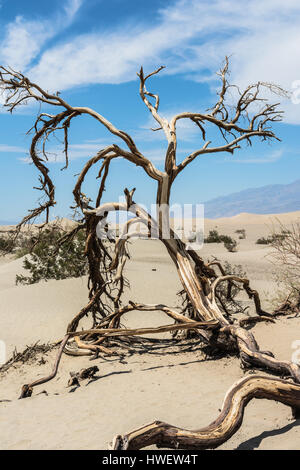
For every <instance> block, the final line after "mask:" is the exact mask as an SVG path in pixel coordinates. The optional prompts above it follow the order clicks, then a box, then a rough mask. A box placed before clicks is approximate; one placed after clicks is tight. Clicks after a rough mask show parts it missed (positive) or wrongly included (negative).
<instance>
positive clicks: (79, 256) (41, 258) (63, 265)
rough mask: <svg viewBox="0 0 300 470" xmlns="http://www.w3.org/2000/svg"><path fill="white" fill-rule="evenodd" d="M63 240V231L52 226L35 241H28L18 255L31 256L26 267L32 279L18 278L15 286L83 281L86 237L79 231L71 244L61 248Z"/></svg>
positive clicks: (22, 276) (26, 259)
mask: <svg viewBox="0 0 300 470" xmlns="http://www.w3.org/2000/svg"><path fill="white" fill-rule="evenodd" d="M62 236H63V232H62V231H61V229H60V228H59V227H56V226H52V227H50V228H47V229H46V230H44V231H43V232H42V233H41V234H40V236H39V237H38V238H36V237H33V239H31V240H27V241H26V246H23V247H22V248H20V250H19V251H18V253H19V255H20V254H21V253H22V256H23V255H24V254H28V256H26V258H25V259H24V263H23V267H24V269H26V270H28V271H29V273H30V275H29V276H24V275H21V274H18V275H17V276H16V284H35V283H36V282H39V281H41V280H46V281H47V280H49V279H66V278H68V277H80V276H83V275H84V274H86V273H87V260H86V257H85V255H84V247H85V235H84V234H83V233H82V231H79V232H78V233H76V234H75V235H74V237H73V238H71V239H70V240H68V242H66V243H63V244H59V243H58V241H59V239H60V238H61V237H62ZM32 245H33V248H32V251H31V252H30V251H29V250H30V246H32Z"/></svg>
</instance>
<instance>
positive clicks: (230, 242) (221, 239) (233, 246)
mask: <svg viewBox="0 0 300 470" xmlns="http://www.w3.org/2000/svg"><path fill="white" fill-rule="evenodd" d="M204 243H224V246H225V248H226V249H227V250H228V251H229V252H231V253H234V252H236V251H237V241H236V240H234V239H233V238H231V237H230V236H229V235H220V234H219V233H218V231H217V230H210V231H209V234H208V237H207V238H204Z"/></svg>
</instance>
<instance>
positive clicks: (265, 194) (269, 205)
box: [204, 180, 300, 219]
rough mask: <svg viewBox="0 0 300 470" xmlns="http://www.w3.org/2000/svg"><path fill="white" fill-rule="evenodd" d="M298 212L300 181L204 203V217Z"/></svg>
mask: <svg viewBox="0 0 300 470" xmlns="http://www.w3.org/2000/svg"><path fill="white" fill-rule="evenodd" d="M298 210H300V180H297V181H295V182H294V183H290V184H272V185H268V186H263V187H261V188H251V189H245V190H244V191H240V192H238V193H232V194H229V195H228V196H223V197H218V198H215V199H211V200H210V201H207V202H205V203H204V217H205V218H208V219H216V218H219V217H231V216H233V215H237V214H240V213H241V212H250V213H252V214H280V213H282V212H294V211H298Z"/></svg>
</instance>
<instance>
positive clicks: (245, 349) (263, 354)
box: [220, 325, 300, 383]
mask: <svg viewBox="0 0 300 470" xmlns="http://www.w3.org/2000/svg"><path fill="white" fill-rule="evenodd" d="M220 331H221V332H223V333H229V334H230V335H231V336H233V337H234V338H236V341H237V346H238V349H239V352H240V358H241V361H242V364H243V365H244V366H245V367H248V368H249V366H255V367H259V368H262V369H265V370H269V371H272V372H273V373H275V374H280V375H282V376H285V377H292V378H293V380H294V381H295V382H296V383H300V367H299V365H297V364H295V363H293V362H289V361H279V360H278V359H275V357H274V355H273V354H272V353H271V352H269V351H260V349H259V346H258V344H257V342H256V340H255V338H254V336H253V334H252V333H250V332H249V331H247V330H245V329H244V328H241V327H238V326H235V325H228V326H225V327H224V328H222V329H221V330H220Z"/></svg>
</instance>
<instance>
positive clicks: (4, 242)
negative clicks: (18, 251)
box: [0, 236, 13, 253]
mask: <svg viewBox="0 0 300 470" xmlns="http://www.w3.org/2000/svg"><path fill="white" fill-rule="evenodd" d="M12 246H13V242H12V240H11V239H10V238H8V237H3V236H1V237H0V252H3V253H5V252H8V251H10V250H11V248H12Z"/></svg>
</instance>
